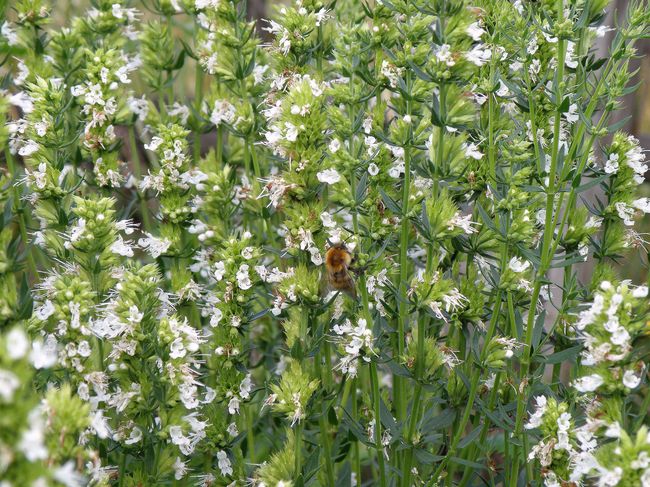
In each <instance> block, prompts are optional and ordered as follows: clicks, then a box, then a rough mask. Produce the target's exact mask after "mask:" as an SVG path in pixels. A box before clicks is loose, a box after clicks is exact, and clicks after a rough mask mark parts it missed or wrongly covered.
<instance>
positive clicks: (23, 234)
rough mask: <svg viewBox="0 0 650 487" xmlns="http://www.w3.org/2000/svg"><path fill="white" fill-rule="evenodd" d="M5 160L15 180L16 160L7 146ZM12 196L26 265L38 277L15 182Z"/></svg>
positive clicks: (23, 211) (25, 217) (25, 219)
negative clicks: (25, 256)
mask: <svg viewBox="0 0 650 487" xmlns="http://www.w3.org/2000/svg"><path fill="white" fill-rule="evenodd" d="M5 160H6V161H7V166H8V168H9V172H10V173H11V177H12V178H13V180H14V181H16V176H17V174H16V173H17V170H18V169H17V166H16V161H15V160H14V157H13V155H12V154H11V151H10V150H9V147H8V146H7V147H6V148H5ZM12 191H13V198H14V213H16V215H17V216H18V228H19V230H20V239H21V240H22V243H23V246H24V247H25V254H26V255H27V265H28V267H29V270H30V272H31V273H32V275H33V276H34V278H37V277H38V270H37V268H36V261H35V260H34V255H33V253H32V250H31V249H30V248H29V240H28V237H27V215H26V214H25V209H24V208H23V207H22V206H21V205H20V190H19V189H18V186H16V184H15V183H14V184H12Z"/></svg>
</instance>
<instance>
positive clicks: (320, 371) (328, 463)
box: [314, 350, 334, 486]
mask: <svg viewBox="0 0 650 487" xmlns="http://www.w3.org/2000/svg"><path fill="white" fill-rule="evenodd" d="M323 354H324V350H323V351H319V353H318V354H316V357H315V358H314V366H315V368H316V376H317V377H320V378H321V384H322V385H323V387H324V388H325V391H326V392H329V391H330V390H329V387H328V385H329V383H330V382H331V381H330V379H331V374H330V373H329V370H328V369H324V368H323V367H322V364H321V361H322V355H323ZM327 406H328V402H327V401H323V402H322V404H321V411H320V416H319V418H318V426H319V428H320V436H321V438H320V442H321V444H322V446H323V448H322V450H321V452H322V454H321V457H322V459H323V462H324V463H325V475H326V476H327V485H329V486H334V465H333V463H332V450H331V446H330V434H329V431H328V428H327Z"/></svg>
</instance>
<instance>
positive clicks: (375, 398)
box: [357, 361, 388, 487]
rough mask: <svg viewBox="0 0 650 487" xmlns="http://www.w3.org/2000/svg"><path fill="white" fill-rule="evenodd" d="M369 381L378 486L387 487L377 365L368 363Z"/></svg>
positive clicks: (358, 482) (359, 483)
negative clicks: (373, 420)
mask: <svg viewBox="0 0 650 487" xmlns="http://www.w3.org/2000/svg"><path fill="white" fill-rule="evenodd" d="M370 381H371V383H372V404H373V409H374V414H375V448H376V450H377V464H378V465H379V485H380V487H387V485H388V484H387V482H386V465H385V462H384V450H383V446H382V444H381V436H382V434H381V415H380V414H381V396H380V395H379V376H378V374H377V365H376V364H375V362H374V361H372V362H370ZM357 485H361V478H360V477H359V478H358V479H357Z"/></svg>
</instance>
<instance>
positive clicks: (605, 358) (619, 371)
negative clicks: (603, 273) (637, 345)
mask: <svg viewBox="0 0 650 487" xmlns="http://www.w3.org/2000/svg"><path fill="white" fill-rule="evenodd" d="M647 296H648V288H647V287H646V286H640V287H635V288H631V287H630V286H629V285H628V284H627V283H623V284H620V285H618V286H614V285H613V284H612V283H610V282H608V281H603V282H602V283H601V285H600V290H599V291H598V292H596V293H595V294H594V301H593V303H592V304H591V305H590V306H589V307H588V308H587V309H585V310H584V311H582V312H581V313H580V316H579V319H578V322H577V323H576V325H575V328H576V330H577V332H578V335H579V337H580V341H581V342H582V343H583V344H584V346H585V349H584V351H583V352H582V365H583V369H584V370H585V371H586V372H587V373H586V374H582V375H581V376H580V377H578V379H576V381H575V382H574V387H575V388H576V389H577V390H578V391H579V392H583V393H585V392H594V391H597V390H599V389H600V388H601V387H602V386H606V387H607V388H609V389H617V388H618V389H621V388H627V389H635V388H636V387H638V386H639V384H640V383H641V377H640V376H639V374H638V372H637V371H638V370H640V369H642V368H643V364H642V363H631V364H630V363H628V355H629V354H630V352H631V350H632V340H633V338H634V336H635V334H637V333H639V332H640V329H641V327H642V326H643V325H642V323H639V321H638V319H637V317H636V316H635V309H636V306H637V305H638V304H640V302H641V301H640V300H642V299H644V298H646V297H647Z"/></svg>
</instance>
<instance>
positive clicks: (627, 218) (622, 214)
mask: <svg viewBox="0 0 650 487" xmlns="http://www.w3.org/2000/svg"><path fill="white" fill-rule="evenodd" d="M614 209H616V213H617V214H618V217H619V218H620V219H621V220H623V224H624V225H626V226H628V227H631V226H633V225H634V208H632V207H631V206H628V205H627V204H626V203H624V202H623V201H619V202H618V203H614Z"/></svg>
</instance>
